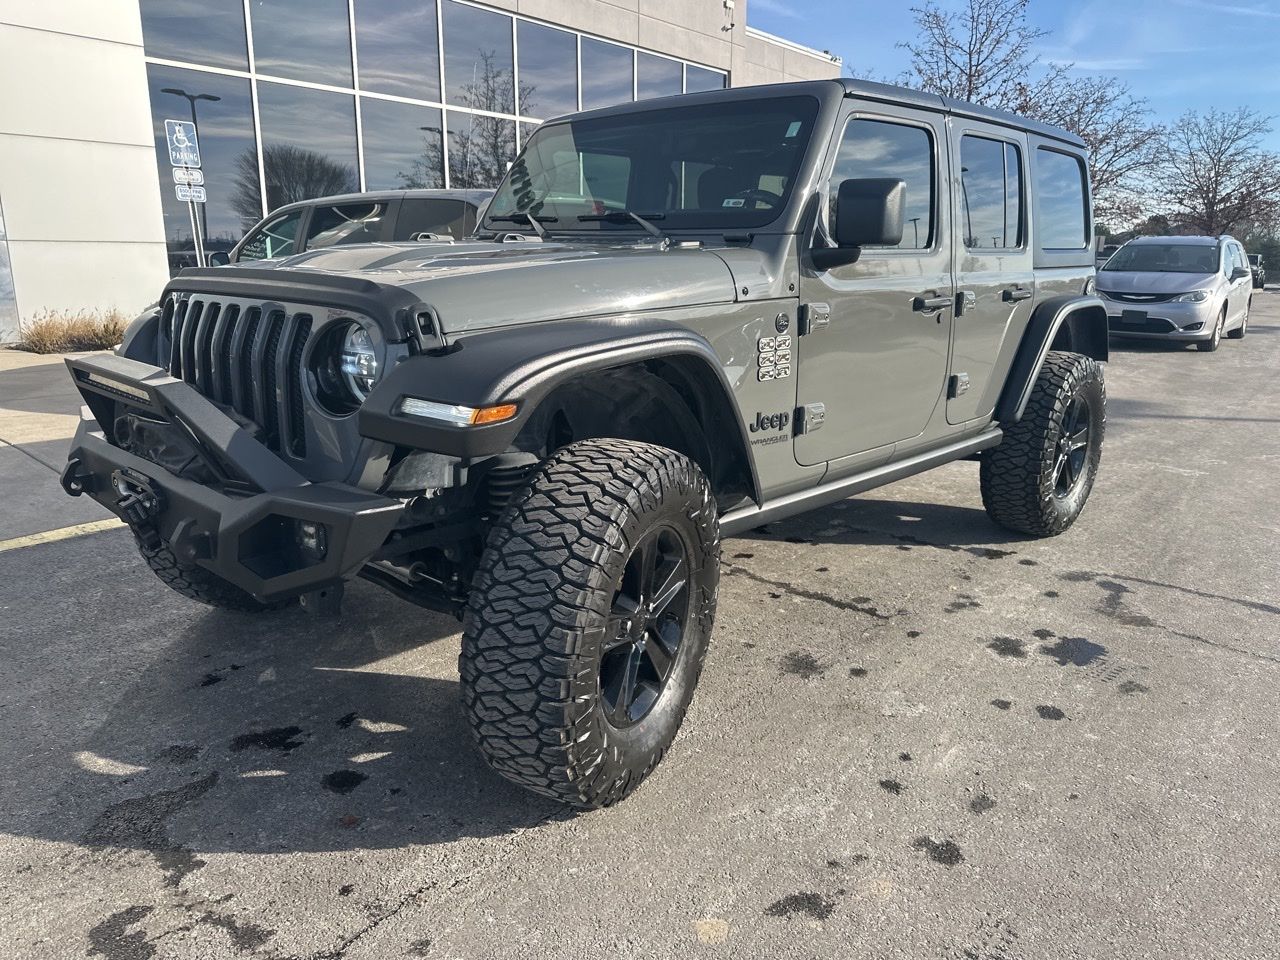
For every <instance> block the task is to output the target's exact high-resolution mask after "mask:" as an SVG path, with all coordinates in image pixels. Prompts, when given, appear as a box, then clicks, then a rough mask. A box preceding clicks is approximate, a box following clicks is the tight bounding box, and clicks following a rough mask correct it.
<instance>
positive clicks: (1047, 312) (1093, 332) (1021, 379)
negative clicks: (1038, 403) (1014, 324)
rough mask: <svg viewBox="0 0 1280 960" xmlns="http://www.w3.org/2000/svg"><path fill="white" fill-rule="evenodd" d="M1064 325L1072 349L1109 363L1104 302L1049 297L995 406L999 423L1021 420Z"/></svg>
mask: <svg viewBox="0 0 1280 960" xmlns="http://www.w3.org/2000/svg"><path fill="white" fill-rule="evenodd" d="M1064 324H1066V330H1065V333H1066V335H1067V337H1068V341H1069V344H1070V347H1069V349H1072V350H1074V351H1076V352H1077V353H1083V354H1085V355H1086V356H1090V357H1093V359H1095V360H1106V359H1107V355H1108V354H1107V343H1108V328H1107V308H1106V306H1105V305H1104V304H1103V302H1102V301H1101V300H1100V299H1098V298H1097V297H1093V296H1075V295H1067V296H1060V297H1050V298H1049V299H1048V300H1045V301H1044V302H1043V303H1041V304H1040V305H1039V306H1037V307H1036V309H1035V311H1034V312H1033V313H1032V314H1031V319H1030V321H1028V323H1027V329H1026V331H1025V332H1024V333H1023V335H1022V342H1021V343H1020V344H1018V352H1017V353H1016V354H1015V355H1014V358H1013V364H1012V366H1010V368H1009V376H1008V378H1007V379H1006V380H1005V384H1004V391H1003V392H1002V393H1001V394H1000V400H999V402H998V403H997V404H996V413H995V419H996V422H998V423H1000V424H1001V425H1007V424H1011V423H1017V422H1018V421H1019V420H1021V419H1022V413H1023V411H1024V410H1026V408H1027V401H1028V400H1030V398H1031V388H1032V386H1034V385H1035V382H1036V376H1037V375H1038V374H1039V373H1040V368H1041V367H1042V366H1044V358H1045V355H1046V354H1048V352H1049V350H1050V348H1051V347H1052V346H1053V343H1054V341H1055V339H1057V337H1058V335H1059V333H1060V332H1062V331H1063V325H1064Z"/></svg>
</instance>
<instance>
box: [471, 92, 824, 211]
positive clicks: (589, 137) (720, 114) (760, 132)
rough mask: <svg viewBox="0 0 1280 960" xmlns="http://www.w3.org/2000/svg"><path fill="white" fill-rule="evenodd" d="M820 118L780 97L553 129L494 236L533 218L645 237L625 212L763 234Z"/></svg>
mask: <svg viewBox="0 0 1280 960" xmlns="http://www.w3.org/2000/svg"><path fill="white" fill-rule="evenodd" d="M817 112H818V101H817V100H816V99H814V98H813V97H779V98H770V99H760V100H742V101H737V102H731V103H719V104H710V105H706V106H684V107H676V108H666V109H655V110H649V111H645V112H641V113H629V114H627V115H625V116H610V117H598V118H595V119H591V120H569V121H565V122H562V123H550V124H544V125H543V126H542V127H540V128H539V129H538V131H537V132H536V133H535V134H534V135H533V136H532V137H531V138H530V140H529V144H528V146H527V147H526V149H525V151H524V153H522V154H521V155H520V159H519V160H517V161H516V163H515V164H514V165H513V166H512V168H511V172H510V174H509V175H508V176H507V178H506V179H505V180H504V181H503V183H502V186H501V187H500V188H499V189H498V193H497V195H496V196H495V197H494V198H493V202H492V203H491V204H490V206H489V209H488V212H487V214H486V216H485V226H486V227H487V228H489V229H495V230H508V229H511V227H512V224H513V222H514V226H515V227H516V229H521V227H520V223H519V222H518V221H512V219H511V218H513V217H519V216H520V215H522V214H524V213H532V214H535V215H536V216H538V217H539V219H541V220H542V221H543V222H545V223H547V224H548V225H549V226H548V229H550V230H552V231H553V232H554V230H556V229H573V230H598V229H599V230H603V229H616V228H618V227H623V228H627V229H631V230H636V229H639V227H638V225H637V224H636V223H635V222H634V221H633V220H631V219H630V218H629V217H627V216H626V215H625V213H624V211H626V210H631V211H634V212H635V213H638V214H640V215H641V216H644V217H647V218H653V219H657V220H662V221H664V225H665V227H667V228H680V227H686V228H702V229H713V230H714V229H718V228H722V227H724V228H738V227H750V226H762V225H764V224H766V223H769V222H771V221H772V220H774V219H775V218H776V217H777V216H778V215H779V214H780V213H781V212H782V210H783V208H784V207H785V206H786V204H787V199H788V197H789V196H790V193H791V190H792V189H793V187H794V183H795V178H796V174H797V172H798V171H799V168H800V163H801V160H802V158H803V156H804V152H805V150H806V148H807V147H808V144H809V139H810V136H811V135H812V132H813V125H814V121H815V118H816V116H817ZM450 124H451V125H450V135H451V136H452V129H453V128H452V120H451V121H450ZM449 158H450V164H452V163H453V148H452V142H451V144H450V155H449ZM495 218H497V222H495Z"/></svg>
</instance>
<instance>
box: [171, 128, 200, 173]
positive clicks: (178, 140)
mask: <svg viewBox="0 0 1280 960" xmlns="http://www.w3.org/2000/svg"><path fill="white" fill-rule="evenodd" d="M164 135H165V139H167V140H168V141H169V163H171V164H172V165H173V166H175V167H198V166H200V144H199V143H198V142H196V125H195V124H194V123H192V122H191V121H190V120H166V121H165V122H164Z"/></svg>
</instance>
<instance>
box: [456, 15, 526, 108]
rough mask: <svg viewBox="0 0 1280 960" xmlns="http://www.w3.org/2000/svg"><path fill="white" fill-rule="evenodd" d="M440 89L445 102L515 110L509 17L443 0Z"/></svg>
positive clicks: (462, 105)
mask: <svg viewBox="0 0 1280 960" xmlns="http://www.w3.org/2000/svg"><path fill="white" fill-rule="evenodd" d="M443 9H444V92H445V96H446V97H447V98H448V101H447V102H448V103H451V104H454V105H456V106H460V107H471V108H472V109H475V110H492V111H494V112H495V113H513V112H514V111H515V91H514V90H512V70H513V69H514V63H513V58H512V50H511V18H510V17H507V16H503V15H502V14H500V13H491V12H489V11H487V10H481V9H479V8H477V7H469V6H466V5H464V4H461V3H454V2H453V0H444V4H443Z"/></svg>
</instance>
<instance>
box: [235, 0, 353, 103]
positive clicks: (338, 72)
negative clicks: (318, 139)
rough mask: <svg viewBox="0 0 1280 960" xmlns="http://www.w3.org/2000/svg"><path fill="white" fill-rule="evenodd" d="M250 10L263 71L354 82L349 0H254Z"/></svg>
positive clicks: (257, 64) (346, 84)
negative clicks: (348, 9)
mask: <svg viewBox="0 0 1280 960" xmlns="http://www.w3.org/2000/svg"><path fill="white" fill-rule="evenodd" d="M225 3H226V0H223V4H225ZM211 5H216V4H211ZM249 16H250V19H251V22H252V23H253V61H254V65H255V67H256V68H257V70H258V72H259V73H268V74H272V75H273V76H277V77H288V78H289V79H290V80H310V81H312V82H314V83H328V84H331V85H333V86H335V87H349V86H351V85H352V80H351V29H350V21H349V20H348V11H347V0H253V2H252V3H251V4H250V7H249Z"/></svg>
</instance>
